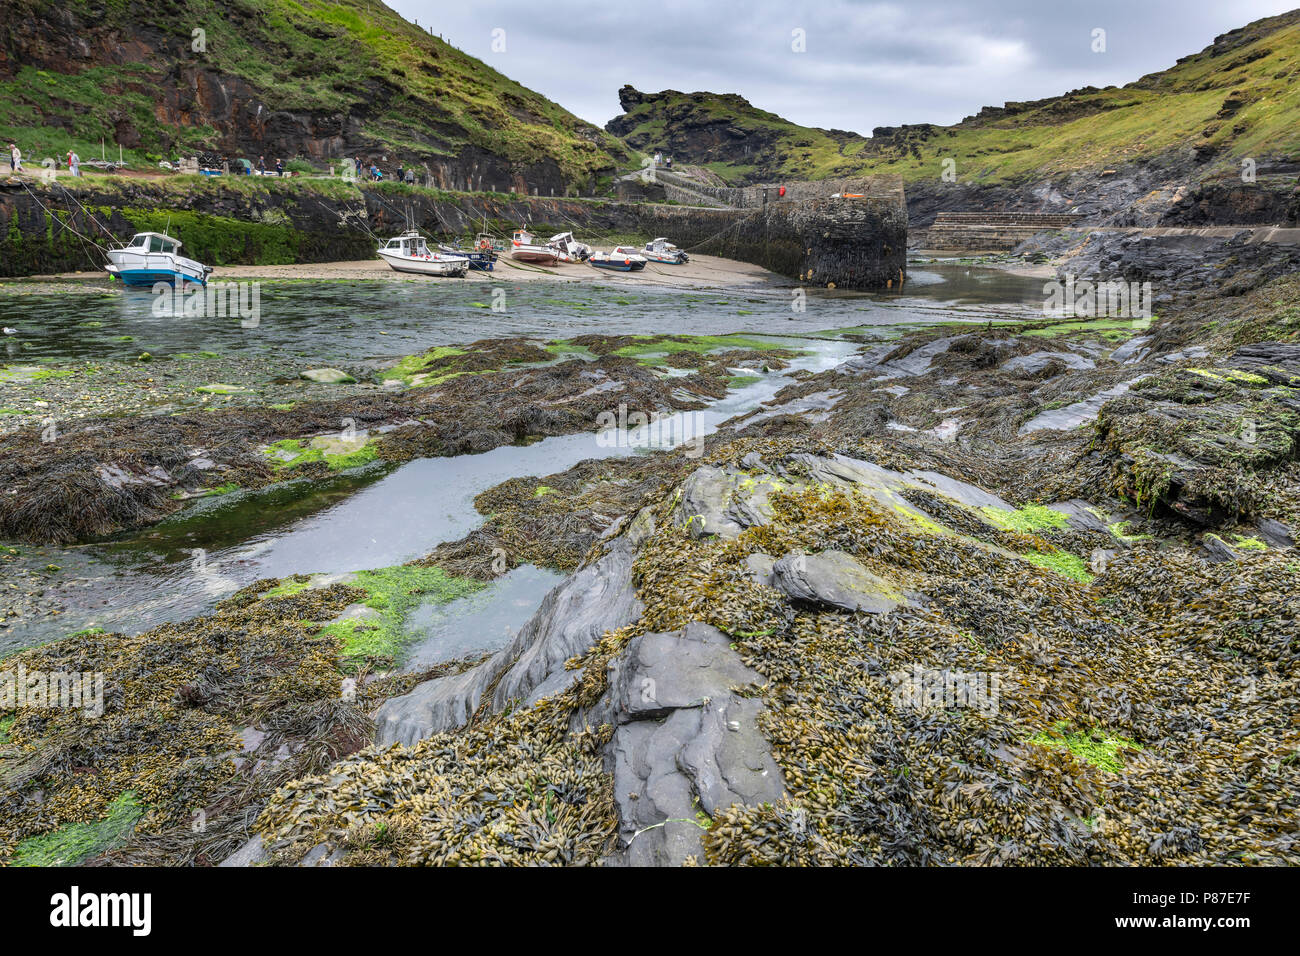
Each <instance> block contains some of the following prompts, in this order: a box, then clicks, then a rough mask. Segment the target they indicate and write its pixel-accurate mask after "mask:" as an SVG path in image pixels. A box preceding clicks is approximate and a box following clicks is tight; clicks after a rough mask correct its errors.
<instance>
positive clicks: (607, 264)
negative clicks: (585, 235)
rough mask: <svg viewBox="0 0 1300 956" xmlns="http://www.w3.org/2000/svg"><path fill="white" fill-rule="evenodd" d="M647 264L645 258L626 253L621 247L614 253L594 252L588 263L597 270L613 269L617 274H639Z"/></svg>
mask: <svg viewBox="0 0 1300 956" xmlns="http://www.w3.org/2000/svg"><path fill="white" fill-rule="evenodd" d="M645 262H646V260H645V256H643V255H640V254H639V253H636V252H628V251H625V250H623V247H621V246H620V247H619V248H618V249H615V250H614V251H613V252H593V253H592V254H591V256H590V258H588V259H587V263H588V264H589V265H593V266H595V267H596V268H597V269H612V270H613V271H615V272H637V271H639V270H641V269H644V268H645Z"/></svg>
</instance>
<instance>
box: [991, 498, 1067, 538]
mask: <svg viewBox="0 0 1300 956" xmlns="http://www.w3.org/2000/svg"><path fill="white" fill-rule="evenodd" d="M980 513H981V514H983V515H984V517H986V518H988V519H989V521H991V522H992V523H993V524H995V525H997V526H998V527H999V528H1002V529H1004V530H1006V531H1018V532H1020V533H1021V534H1028V533H1029V532H1031V531H1043V530H1049V529H1059V528H1064V527H1066V526H1067V525H1068V524H1069V520H1070V519H1069V517H1068V516H1067V515H1066V514H1065V513H1064V512H1061V511H1056V510H1055V509H1053V508H1048V507H1046V506H1044V505H1025V506H1024V507H1023V508H1018V509H1016V510H1014V511H1008V510H1007V509H1006V508H997V507H994V506H993V505H985V506H984V507H982V508H980Z"/></svg>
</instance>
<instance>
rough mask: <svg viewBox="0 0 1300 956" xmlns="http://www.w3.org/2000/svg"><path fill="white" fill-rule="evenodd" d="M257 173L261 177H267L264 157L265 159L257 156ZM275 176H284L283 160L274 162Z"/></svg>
mask: <svg viewBox="0 0 1300 956" xmlns="http://www.w3.org/2000/svg"><path fill="white" fill-rule="evenodd" d="M257 172H258V174H259V175H262V176H265V175H267V172H266V157H265V156H259V157H257ZM275 174H276V175H277V176H283V175H284V160H282V159H277V160H276V161H275Z"/></svg>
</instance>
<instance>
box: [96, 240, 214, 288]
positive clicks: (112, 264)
mask: <svg viewBox="0 0 1300 956" xmlns="http://www.w3.org/2000/svg"><path fill="white" fill-rule="evenodd" d="M108 259H109V265H107V266H105V267H104V269H105V271H107V272H108V273H109V274H110V275H114V276H117V277H118V278H119V279H121V280H122V282H123V283H125V284H126V285H154V284H155V283H158V282H166V283H170V284H174V283H176V282H182V283H184V282H193V283H197V284H198V285H205V284H206V283H207V281H208V273H210V272H211V271H212V270H211V269H210V268H209V267H207V266H205V265H204V264H203V263H201V262H195V261H194V260H193V259H186V258H185V257H184V256H178V255H174V254H172V253H170V252H138V251H135V250H130V249H110V250H108Z"/></svg>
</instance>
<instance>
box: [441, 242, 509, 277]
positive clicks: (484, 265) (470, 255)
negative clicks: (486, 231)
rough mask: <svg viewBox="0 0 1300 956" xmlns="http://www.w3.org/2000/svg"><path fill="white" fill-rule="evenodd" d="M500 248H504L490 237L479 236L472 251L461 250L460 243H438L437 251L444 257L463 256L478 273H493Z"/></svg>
mask: <svg viewBox="0 0 1300 956" xmlns="http://www.w3.org/2000/svg"><path fill="white" fill-rule="evenodd" d="M502 248H504V247H503V246H502V245H501V243H499V242H498V241H497V240H495V239H493V238H492V237H491V236H487V235H481V234H480V235H479V236H478V237H477V238H476V239H475V240H474V248H473V249H462V248H461V247H460V243H456V244H454V245H447V244H446V243H441V242H440V243H438V250H439V251H440V252H442V253H443V254H444V255H449V256H464V257H465V259H466V260H468V261H469V267H470V268H471V269H477V270H478V271H480V272H491V271H493V269H494V267H495V265H496V261H497V253H498V252H500V251H501V249H502Z"/></svg>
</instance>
